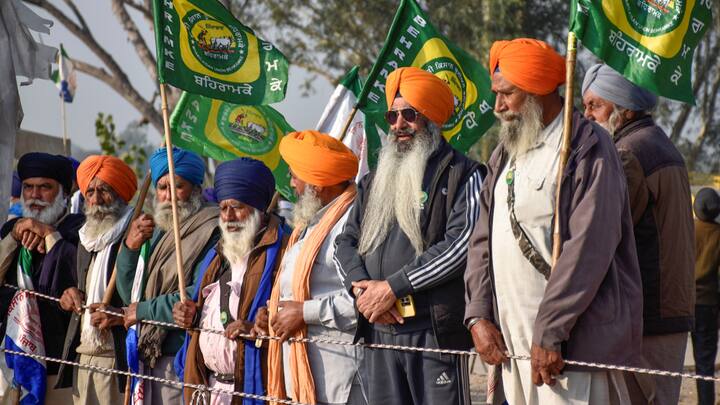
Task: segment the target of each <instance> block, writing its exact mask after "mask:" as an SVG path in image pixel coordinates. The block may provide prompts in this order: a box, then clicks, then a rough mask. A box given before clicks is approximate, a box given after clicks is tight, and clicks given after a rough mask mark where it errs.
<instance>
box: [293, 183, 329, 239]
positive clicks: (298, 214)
mask: <svg viewBox="0 0 720 405" xmlns="http://www.w3.org/2000/svg"><path fill="white" fill-rule="evenodd" d="M322 207H323V204H322V201H321V200H320V197H318V195H317V192H316V191H315V189H314V188H313V187H312V186H309V185H307V186H305V190H304V191H303V193H302V194H301V195H300V196H299V197H298V201H297V203H295V207H293V225H294V226H295V228H298V229H303V228H305V227H307V226H308V224H309V223H310V221H312V219H313V217H314V216H315V214H317V213H318V211H320V210H321V209H322Z"/></svg>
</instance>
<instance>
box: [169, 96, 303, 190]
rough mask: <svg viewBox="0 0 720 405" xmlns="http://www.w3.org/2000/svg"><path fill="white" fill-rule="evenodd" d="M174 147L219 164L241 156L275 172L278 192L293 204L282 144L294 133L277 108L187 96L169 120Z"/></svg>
mask: <svg viewBox="0 0 720 405" xmlns="http://www.w3.org/2000/svg"><path fill="white" fill-rule="evenodd" d="M170 131H171V133H172V141H173V144H174V145H176V146H179V147H180V148H183V149H187V150H191V151H194V152H196V153H199V154H201V155H203V156H207V157H210V158H213V159H215V160H219V161H225V160H231V159H235V158H238V157H242V156H247V157H251V158H253V159H257V160H261V161H263V162H264V163H265V165H266V166H267V167H269V168H270V170H272V172H273V175H274V176H275V183H276V189H277V191H278V192H280V194H282V196H283V197H285V198H286V199H288V200H291V201H294V199H295V198H294V193H293V190H292V188H291V187H290V172H289V170H288V166H287V163H285V161H284V160H282V158H281V157H280V151H279V145H280V140H281V139H282V137H283V136H285V134H287V133H289V132H293V131H294V129H293V128H292V127H291V126H290V124H288V123H287V121H285V117H283V116H282V114H280V113H279V112H277V111H276V110H275V109H274V108H272V107H270V106H264V105H256V106H250V105H238V104H231V103H228V102H225V101H221V100H213V99H210V98H207V97H203V96H200V95H196V94H190V93H187V92H184V93H183V94H182V96H181V97H180V101H179V102H178V104H177V106H176V107H175V110H174V111H173V113H172V116H171V117H170Z"/></svg>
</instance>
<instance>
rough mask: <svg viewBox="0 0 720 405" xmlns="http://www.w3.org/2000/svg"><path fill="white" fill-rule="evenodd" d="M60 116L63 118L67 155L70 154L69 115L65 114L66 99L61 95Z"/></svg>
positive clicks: (65, 151)
mask: <svg viewBox="0 0 720 405" xmlns="http://www.w3.org/2000/svg"><path fill="white" fill-rule="evenodd" d="M60 118H61V119H62V129H63V133H62V135H63V137H62V140H63V153H64V154H65V156H70V150H69V149H68V136H67V116H66V115H65V99H64V98H63V97H62V95H61V96H60Z"/></svg>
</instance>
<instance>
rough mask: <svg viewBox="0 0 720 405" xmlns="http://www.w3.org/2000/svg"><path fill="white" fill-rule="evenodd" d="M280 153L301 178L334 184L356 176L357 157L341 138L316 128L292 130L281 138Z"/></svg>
mask: <svg viewBox="0 0 720 405" xmlns="http://www.w3.org/2000/svg"><path fill="white" fill-rule="evenodd" d="M280 155H281V156H282V158H283V159H285V162H287V164H288V166H290V170H292V172H293V173H294V174H295V176H297V177H298V178H300V180H302V181H304V182H306V183H309V184H312V185H314V186H320V187H325V186H334V185H336V184H340V183H342V182H343V181H347V180H350V179H353V178H355V175H357V171H358V158H357V156H355V154H354V153H353V152H352V151H351V150H350V149H349V148H348V147H347V146H345V145H344V144H343V143H342V142H340V141H338V140H337V139H335V138H333V137H332V136H330V135H328V134H323V133H321V132H318V131H315V130H307V131H300V132H291V133H289V134H287V135H285V136H284V137H283V139H282V140H281V141H280Z"/></svg>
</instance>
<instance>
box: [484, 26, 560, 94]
mask: <svg viewBox="0 0 720 405" xmlns="http://www.w3.org/2000/svg"><path fill="white" fill-rule="evenodd" d="M497 69H499V70H500V73H502V75H503V77H504V78H506V79H507V80H509V81H510V82H511V83H512V84H514V85H515V86H517V87H519V88H520V89H522V90H524V91H526V92H528V93H532V94H536V95H539V96H544V95H546V94H550V93H552V92H553V91H554V90H555V89H557V88H558V86H560V85H561V84H563V83H565V58H563V57H562V56H560V55H559V54H558V53H557V52H555V50H554V49H553V48H552V47H551V46H550V45H548V44H546V43H545V42H543V41H538V40H537V39H530V38H518V39H513V40H512V41H497V42H495V43H494V44H493V46H492V48H490V75H492V74H494V73H495V71H496V70H497Z"/></svg>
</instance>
